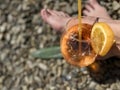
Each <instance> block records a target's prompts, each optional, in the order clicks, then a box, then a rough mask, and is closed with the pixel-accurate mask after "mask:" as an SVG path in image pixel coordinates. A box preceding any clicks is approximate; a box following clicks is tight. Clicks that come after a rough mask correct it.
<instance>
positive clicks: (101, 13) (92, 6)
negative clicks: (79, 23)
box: [83, 0, 112, 19]
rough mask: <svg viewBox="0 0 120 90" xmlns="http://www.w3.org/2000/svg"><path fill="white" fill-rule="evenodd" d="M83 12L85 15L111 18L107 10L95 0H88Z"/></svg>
mask: <svg viewBox="0 0 120 90" xmlns="http://www.w3.org/2000/svg"><path fill="white" fill-rule="evenodd" d="M83 14H84V15H86V16H93V17H102V18H107V19H112V18H111V17H110V16H109V14H108V13H107V10H106V9H105V8H104V7H102V6H101V5H100V4H99V3H98V2H97V0H88V4H86V6H85V10H84V11H83Z"/></svg>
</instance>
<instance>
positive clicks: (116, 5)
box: [112, 1, 120, 10]
mask: <svg viewBox="0 0 120 90" xmlns="http://www.w3.org/2000/svg"><path fill="white" fill-rule="evenodd" d="M112 4H113V10H118V9H119V8H120V4H119V3H118V2H117V1H113V3H112Z"/></svg>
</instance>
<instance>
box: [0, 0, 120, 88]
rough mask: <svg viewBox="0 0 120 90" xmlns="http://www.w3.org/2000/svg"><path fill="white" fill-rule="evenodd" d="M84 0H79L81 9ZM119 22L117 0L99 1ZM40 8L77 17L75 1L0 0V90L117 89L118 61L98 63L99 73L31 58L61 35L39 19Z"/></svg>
mask: <svg viewBox="0 0 120 90" xmlns="http://www.w3.org/2000/svg"><path fill="white" fill-rule="evenodd" d="M86 2H87V0H82V5H83V8H84V5H85V3H86ZM99 3H100V4H101V5H102V6H104V7H105V8H106V9H107V11H108V13H109V15H110V16H111V17H112V18H113V19H115V20H118V19H120V0H99ZM42 8H49V9H54V10H59V11H64V12H66V13H68V14H69V15H70V16H76V15H77V13H78V11H77V0H0V90H120V59H118V58H116V57H112V58H109V59H107V60H104V61H96V63H97V64H99V67H100V68H99V70H98V72H94V71H93V70H92V69H91V68H89V67H84V68H79V67H75V66H72V65H70V64H68V63H67V62H66V61H65V60H64V58H57V59H53V58H50V59H41V58H34V57H32V56H31V53H32V52H34V51H36V50H38V49H42V48H47V47H54V46H59V45H60V37H61V34H60V33H58V32H56V31H55V30H53V29H52V28H51V27H50V26H49V25H48V24H46V23H45V22H44V21H43V20H42V19H41V16H40V10H41V9H42Z"/></svg>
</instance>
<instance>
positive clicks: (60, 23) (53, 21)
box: [40, 9, 71, 31]
mask: <svg viewBox="0 0 120 90" xmlns="http://www.w3.org/2000/svg"><path fill="white" fill-rule="evenodd" d="M40 14H41V17H42V19H43V20H44V21H45V22H46V23H48V24H49V25H50V26H51V27H52V28H53V29H55V30H57V31H63V29H64V27H65V25H66V23H67V22H68V20H70V19H71V17H70V16H69V15H67V14H65V13H63V12H61V11H55V10H49V9H42V10H41V12H40Z"/></svg>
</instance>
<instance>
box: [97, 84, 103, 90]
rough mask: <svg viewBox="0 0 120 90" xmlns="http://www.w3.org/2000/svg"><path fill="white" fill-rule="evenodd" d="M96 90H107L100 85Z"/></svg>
mask: <svg viewBox="0 0 120 90" xmlns="http://www.w3.org/2000/svg"><path fill="white" fill-rule="evenodd" d="M95 90H105V89H104V88H102V87H101V86H100V85H97V86H96V87H95Z"/></svg>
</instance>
